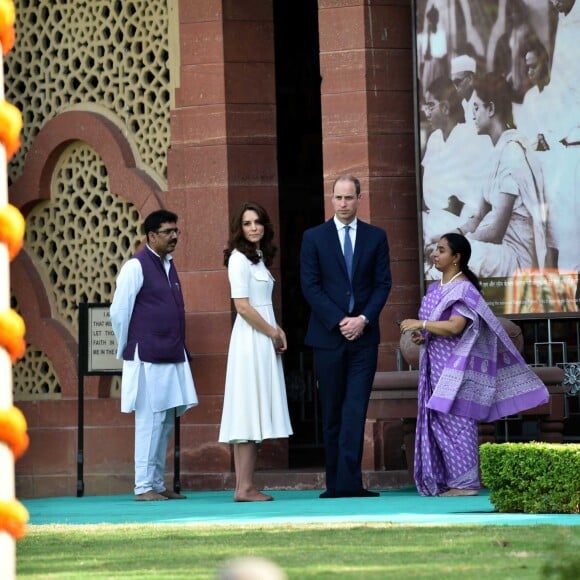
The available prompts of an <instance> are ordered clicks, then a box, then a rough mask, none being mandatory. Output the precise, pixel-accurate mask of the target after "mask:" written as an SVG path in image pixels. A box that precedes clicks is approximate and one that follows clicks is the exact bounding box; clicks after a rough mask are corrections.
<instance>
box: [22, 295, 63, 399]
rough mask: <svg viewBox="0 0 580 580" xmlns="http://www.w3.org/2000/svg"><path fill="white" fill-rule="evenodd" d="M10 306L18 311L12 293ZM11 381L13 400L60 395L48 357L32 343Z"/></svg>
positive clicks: (51, 397) (47, 397) (49, 397)
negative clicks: (12, 382)
mask: <svg viewBox="0 0 580 580" xmlns="http://www.w3.org/2000/svg"><path fill="white" fill-rule="evenodd" d="M11 307H12V308H14V310H16V311H17V312H18V311H19V309H18V302H17V300H16V297H15V296H14V295H12V296H11ZM13 381H14V385H13V395H14V400H15V401H33V400H37V399H60V397H61V388H60V385H59V383H58V378H57V376H56V372H55V370H54V367H53V365H52V363H51V362H50V359H49V358H48V357H47V356H46V354H45V353H43V352H42V350H39V349H38V348H36V347H35V346H34V345H32V344H29V345H28V347H27V348H26V354H25V355H24V356H23V357H22V358H21V359H20V360H19V361H18V362H17V363H16V365H15V366H14V373H13Z"/></svg>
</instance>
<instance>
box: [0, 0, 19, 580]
mask: <svg viewBox="0 0 580 580" xmlns="http://www.w3.org/2000/svg"><path fill="white" fill-rule="evenodd" d="M2 8H3V9H4V10H3V19H2V20H3V22H2V25H3V26H5V27H6V28H11V27H12V26H13V24H14V23H13V22H7V21H6V20H7V19H8V20H11V19H10V18H9V17H7V16H6V14H7V13H8V12H9V10H7V9H6V5H4V6H3V7H2ZM10 8H13V6H10ZM2 32H3V33H4V34H3V36H4V38H5V37H6V34H5V33H6V30H3V31H2ZM3 101H4V59H3V56H2V47H1V46H0V102H3ZM7 204H8V176H7V158H6V149H5V147H4V145H3V144H1V143H0V209H3V208H5V207H6V206H7ZM8 310H10V255H9V252H8V247H7V245H6V243H2V242H0V311H8ZM12 405H13V400H12V359H11V358H10V355H9V353H8V352H7V350H6V349H5V348H2V347H1V346H0V411H3V412H6V411H10V410H12ZM0 502H2V504H3V505H4V506H6V505H10V504H14V503H15V485H14V456H13V453H12V449H11V448H10V447H9V446H8V444H7V443H6V442H5V441H2V440H0ZM0 578H2V579H3V580H4V579H6V580H13V579H14V578H16V541H15V538H14V537H13V535H12V534H11V533H9V532H8V531H7V530H5V529H2V528H0Z"/></svg>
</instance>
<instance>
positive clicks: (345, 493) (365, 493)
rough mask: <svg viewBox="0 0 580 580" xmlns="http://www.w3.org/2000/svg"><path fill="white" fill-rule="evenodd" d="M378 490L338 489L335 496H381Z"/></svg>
mask: <svg viewBox="0 0 580 580" xmlns="http://www.w3.org/2000/svg"><path fill="white" fill-rule="evenodd" d="M380 495H381V494H380V493H379V492H378V491H369V490H368V489H357V490H356V491H337V492H336V495H335V497H379V496H380Z"/></svg>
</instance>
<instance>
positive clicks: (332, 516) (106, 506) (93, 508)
mask: <svg viewBox="0 0 580 580" xmlns="http://www.w3.org/2000/svg"><path fill="white" fill-rule="evenodd" d="M184 493H185V495H186V496H187V499H186V500H170V501H161V502H136V501H135V500H134V499H133V495H116V496H85V497H81V498H77V497H57V498H46V499H30V500H23V504H24V505H25V506H26V508H27V509H28V511H29V513H30V525H47V524H68V525H85V524H104V523H108V524H185V525H208V524H212V525H213V524H220V525H247V524H259V525H264V524H292V523H294V524H306V523H317V524H320V523H341V522H344V523H352V522H355V523H368V522H391V523H397V524H428V525H447V524H482V525H490V524H491V525H504V524H505V525H536V524H553V525H561V526H576V525H580V515H573V514H564V515H558V514H499V513H495V512H494V507H493V505H492V504H491V503H490V501H489V493H488V492H487V491H483V492H482V493H481V494H480V495H478V496H475V497H421V496H420V495H418V494H417V492H416V490H415V488H414V487H409V488H404V489H399V490H388V491H384V492H381V495H380V497H378V498H356V499H353V498H348V499H347V498H341V499H319V498H318V495H319V493H320V492H319V491H310V490H309V491H270V492H269V493H271V495H273V496H274V501H271V502H263V503H235V502H234V501H233V499H232V498H233V493H232V492H231V491H207V492H184Z"/></svg>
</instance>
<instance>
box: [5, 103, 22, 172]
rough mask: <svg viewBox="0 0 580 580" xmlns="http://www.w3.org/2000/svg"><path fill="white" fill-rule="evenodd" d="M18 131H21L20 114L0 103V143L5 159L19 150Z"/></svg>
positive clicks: (8, 104)
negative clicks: (2, 146) (2, 145)
mask: <svg viewBox="0 0 580 580" xmlns="http://www.w3.org/2000/svg"><path fill="white" fill-rule="evenodd" d="M20 131H22V113H21V112H20V110H19V109H18V108H17V107H15V106H14V105H12V104H10V103H9V102H7V101H0V141H1V142H2V143H3V144H4V148H5V149H6V159H8V161H10V159H12V156H13V155H14V153H16V151H18V149H19V148H20Z"/></svg>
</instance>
